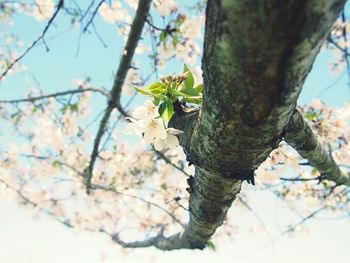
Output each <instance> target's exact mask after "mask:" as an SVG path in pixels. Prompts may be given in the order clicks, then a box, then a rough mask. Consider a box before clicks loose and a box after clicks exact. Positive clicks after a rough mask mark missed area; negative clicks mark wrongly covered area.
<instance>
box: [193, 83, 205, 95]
mask: <svg viewBox="0 0 350 263" xmlns="http://www.w3.org/2000/svg"><path fill="white" fill-rule="evenodd" d="M194 90H195V91H196V92H197V95H199V94H201V93H202V92H203V84H199V85H197V86H196V87H195V88H194Z"/></svg>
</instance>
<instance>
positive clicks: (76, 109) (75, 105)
mask: <svg viewBox="0 0 350 263" xmlns="http://www.w3.org/2000/svg"><path fill="white" fill-rule="evenodd" d="M69 108H70V110H71V111H72V112H77V111H78V109H79V106H78V103H74V104H71V105H69Z"/></svg>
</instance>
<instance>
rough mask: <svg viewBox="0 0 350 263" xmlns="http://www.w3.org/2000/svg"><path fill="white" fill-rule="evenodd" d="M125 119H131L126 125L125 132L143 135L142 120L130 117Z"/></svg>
mask: <svg viewBox="0 0 350 263" xmlns="http://www.w3.org/2000/svg"><path fill="white" fill-rule="evenodd" d="M125 119H127V120H129V121H130V123H128V124H127V125H126V126H125V128H124V133H125V134H136V135H137V136H142V132H143V128H142V124H141V122H140V121H137V120H135V119H133V118H129V117H126V118H125Z"/></svg>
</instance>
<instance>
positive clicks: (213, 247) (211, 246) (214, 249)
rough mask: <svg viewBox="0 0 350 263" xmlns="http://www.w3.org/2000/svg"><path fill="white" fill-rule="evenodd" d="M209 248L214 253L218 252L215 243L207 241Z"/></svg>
mask: <svg viewBox="0 0 350 263" xmlns="http://www.w3.org/2000/svg"><path fill="white" fill-rule="evenodd" d="M207 247H208V248H209V249H211V250H213V251H216V247H215V245H214V243H213V242H212V241H211V240H208V241H207Z"/></svg>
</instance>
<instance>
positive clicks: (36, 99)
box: [0, 88, 109, 104]
mask: <svg viewBox="0 0 350 263" xmlns="http://www.w3.org/2000/svg"><path fill="white" fill-rule="evenodd" d="M84 92H96V93H100V94H102V95H103V96H106V97H107V98H108V96H109V94H108V93H107V92H105V91H104V90H102V89H96V88H86V89H83V88H79V89H73V90H67V91H62V92H56V93H52V94H47V95H42V96H37V97H29V98H25V99H15V100H0V103H3V104H5V103H6V104H9V103H10V104H14V103H21V102H35V101H38V100H43V99H48V98H55V97H60V96H66V95H73V94H77V93H84Z"/></svg>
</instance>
